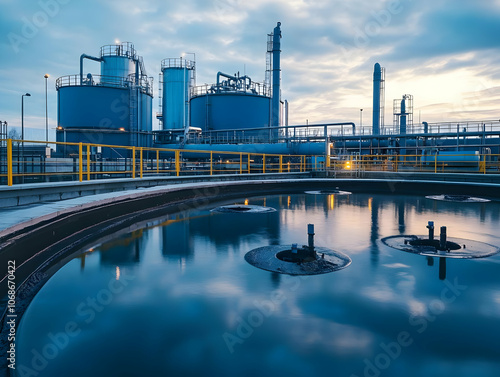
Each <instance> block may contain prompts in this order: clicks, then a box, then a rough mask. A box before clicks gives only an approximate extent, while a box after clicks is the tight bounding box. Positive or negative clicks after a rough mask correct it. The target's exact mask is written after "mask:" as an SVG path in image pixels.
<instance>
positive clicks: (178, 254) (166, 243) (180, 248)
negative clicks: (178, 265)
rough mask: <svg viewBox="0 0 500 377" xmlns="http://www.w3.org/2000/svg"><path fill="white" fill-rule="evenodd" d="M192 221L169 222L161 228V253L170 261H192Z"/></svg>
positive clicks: (177, 220)
mask: <svg viewBox="0 0 500 377" xmlns="http://www.w3.org/2000/svg"><path fill="white" fill-rule="evenodd" d="M191 221H192V220H191V219H175V220H168V221H167V224H165V225H164V226H163V227H162V228H161V234H162V247H161V252H162V254H163V256H164V257H165V258H168V259H175V260H177V259H182V258H185V259H190V258H191V257H192V255H193V253H194V247H193V241H192V239H191V238H190V236H189V235H190V228H191Z"/></svg>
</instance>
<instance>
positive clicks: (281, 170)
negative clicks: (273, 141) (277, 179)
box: [279, 154, 283, 173]
mask: <svg viewBox="0 0 500 377" xmlns="http://www.w3.org/2000/svg"><path fill="white" fill-rule="evenodd" d="M279 172H280V173H283V155H282V154H280V170H279Z"/></svg>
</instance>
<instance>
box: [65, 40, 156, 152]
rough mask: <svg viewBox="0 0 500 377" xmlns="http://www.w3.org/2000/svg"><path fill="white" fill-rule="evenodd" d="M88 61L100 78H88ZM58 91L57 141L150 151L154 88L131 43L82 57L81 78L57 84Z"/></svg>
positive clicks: (68, 149) (104, 48) (69, 77)
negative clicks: (85, 69)
mask: <svg viewBox="0 0 500 377" xmlns="http://www.w3.org/2000/svg"><path fill="white" fill-rule="evenodd" d="M84 59H90V60H94V61H99V62H100V63H101V71H100V73H101V75H92V74H90V73H89V74H87V75H85V76H84V74H83V62H84ZM56 89H57V101H58V114H57V122H58V124H57V125H58V127H57V132H56V136H57V141H60V142H62V141H66V142H76V143H78V142H82V143H94V144H109V145H124V146H142V147H148V146H151V143H152V137H151V133H152V101H153V83H152V78H149V77H148V76H147V75H146V72H145V69H144V64H143V62H142V58H141V57H139V56H137V54H136V52H135V49H134V46H133V45H132V44H131V43H129V42H124V43H120V44H117V45H108V46H103V47H101V56H100V57H93V56H90V55H85V54H83V55H82V56H81V57H80V75H71V76H63V77H60V78H58V79H57V80H56ZM64 151H65V152H67V151H70V152H71V151H72V150H71V148H64ZM73 152H74V151H73ZM66 154H67V153H66Z"/></svg>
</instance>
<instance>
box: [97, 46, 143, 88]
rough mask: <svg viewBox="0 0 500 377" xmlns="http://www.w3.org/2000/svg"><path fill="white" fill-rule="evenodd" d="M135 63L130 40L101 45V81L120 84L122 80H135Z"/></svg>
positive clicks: (135, 59)
mask: <svg viewBox="0 0 500 377" xmlns="http://www.w3.org/2000/svg"><path fill="white" fill-rule="evenodd" d="M137 64H138V58H137V56H136V53H135V49H134V45H133V44H132V43H130V42H122V43H119V44H116V45H106V46H102V47H101V77H102V80H101V81H104V82H107V83H109V84H120V83H121V82H123V81H124V80H129V81H134V80H137V78H136V77H135V76H136V74H137V75H138V68H139V67H138V65H137Z"/></svg>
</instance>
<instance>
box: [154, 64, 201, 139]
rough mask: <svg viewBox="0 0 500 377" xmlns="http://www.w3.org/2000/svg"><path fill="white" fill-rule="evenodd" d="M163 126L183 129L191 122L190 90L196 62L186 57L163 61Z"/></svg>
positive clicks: (167, 128)
mask: <svg viewBox="0 0 500 377" xmlns="http://www.w3.org/2000/svg"><path fill="white" fill-rule="evenodd" d="M161 70H162V75H163V97H162V111H163V112H162V128H163V129H164V130H172V129H177V130H179V129H183V128H185V127H186V125H188V124H189V113H188V109H189V91H190V85H191V78H192V76H193V74H194V62H192V61H190V60H185V59H182V58H181V59H164V60H163V61H162V69H161Z"/></svg>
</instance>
